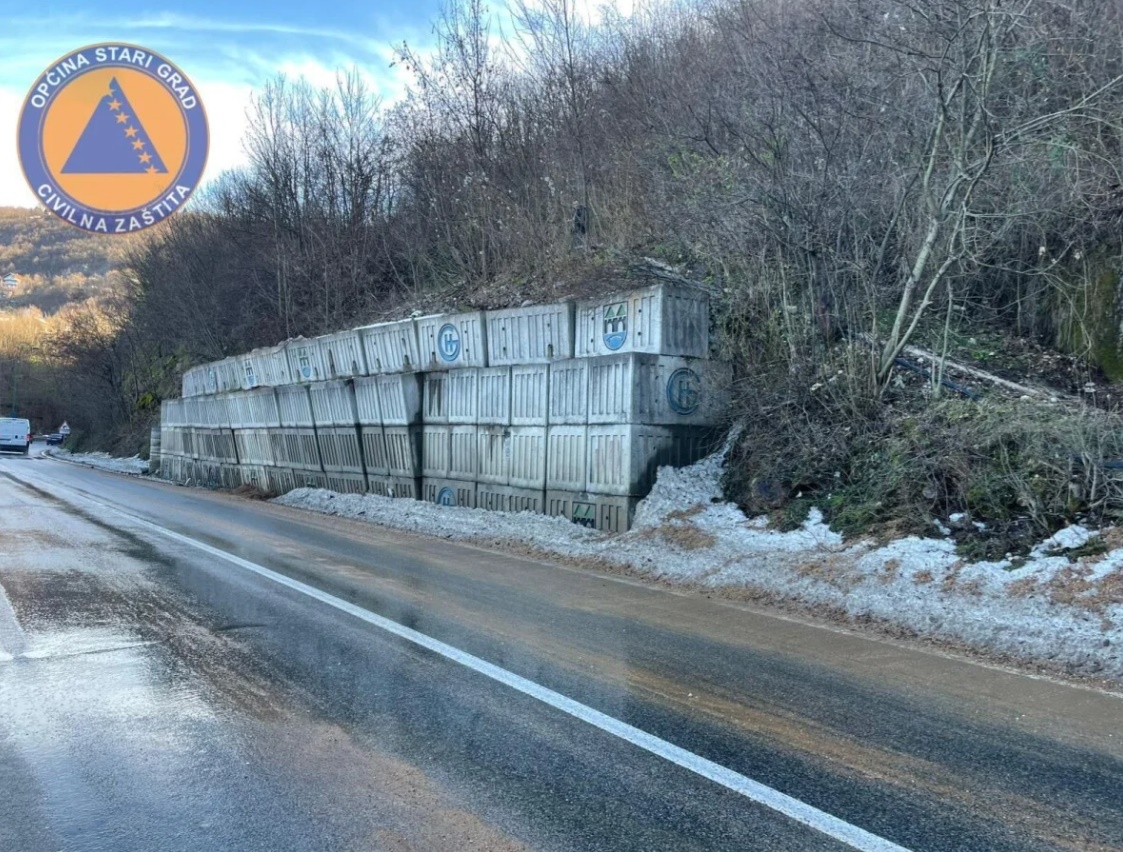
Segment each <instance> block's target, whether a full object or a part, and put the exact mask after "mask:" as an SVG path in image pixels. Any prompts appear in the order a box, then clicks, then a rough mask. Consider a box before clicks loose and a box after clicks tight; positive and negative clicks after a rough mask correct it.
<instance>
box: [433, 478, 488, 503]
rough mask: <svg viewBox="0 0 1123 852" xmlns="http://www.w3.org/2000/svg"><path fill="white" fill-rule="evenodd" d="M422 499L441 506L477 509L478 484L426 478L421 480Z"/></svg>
mask: <svg viewBox="0 0 1123 852" xmlns="http://www.w3.org/2000/svg"><path fill="white" fill-rule="evenodd" d="M421 493H422V499H423V500H425V501H426V502H427V503H436V504H438V505H440V506H464V507H466V508H469V509H474V508H475V507H476V483H474V482H463V481H460V480H455V479H436V478H430V477H426V478H424V479H422V480H421Z"/></svg>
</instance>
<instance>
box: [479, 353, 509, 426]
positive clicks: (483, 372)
mask: <svg viewBox="0 0 1123 852" xmlns="http://www.w3.org/2000/svg"><path fill="white" fill-rule="evenodd" d="M476 375H477V382H478V383H479V418H478V423H479V424H480V425H482V426H507V425H510V423H511V368H510V367H481V368H480V369H479V370H477V371H476Z"/></svg>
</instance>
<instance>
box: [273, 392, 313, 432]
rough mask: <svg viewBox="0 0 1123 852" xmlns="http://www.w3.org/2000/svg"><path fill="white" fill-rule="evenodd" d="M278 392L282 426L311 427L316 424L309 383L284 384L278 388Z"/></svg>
mask: <svg viewBox="0 0 1123 852" xmlns="http://www.w3.org/2000/svg"><path fill="white" fill-rule="evenodd" d="M276 394H277V411H278V413H279V416H280V421H281V425H282V426H284V427H288V428H296V427H301V428H311V427H312V426H314V425H315V424H316V419H315V417H314V415H313V414H312V400H311V399H310V398H309V396H308V386H307V385H283V386H282V387H279V388H277V389H276Z"/></svg>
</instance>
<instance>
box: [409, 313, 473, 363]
mask: <svg viewBox="0 0 1123 852" xmlns="http://www.w3.org/2000/svg"><path fill="white" fill-rule="evenodd" d="M486 336H487V326H486V324H485V322H484V312H483V311H472V312H471V313H465V314H448V315H446V314H434V315H432V316H427V317H420V318H419V319H418V320H417V337H418V342H419V343H420V345H421V354H422V357H423V359H424V365H423V369H425V370H449V369H455V368H458V367H486V366H488V363H487V348H486V343H487V341H486Z"/></svg>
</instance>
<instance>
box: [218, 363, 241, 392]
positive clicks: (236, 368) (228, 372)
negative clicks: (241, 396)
mask: <svg viewBox="0 0 1123 852" xmlns="http://www.w3.org/2000/svg"><path fill="white" fill-rule="evenodd" d="M218 384H219V389H218V391H219V393H230V392H231V391H237V390H242V366H241V364H240V363H239V361H238V359H237V358H234V357H231V358H225V359H223V360H222V361H219V362H218Z"/></svg>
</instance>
